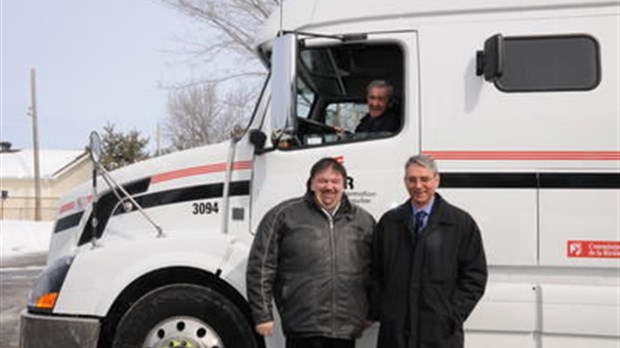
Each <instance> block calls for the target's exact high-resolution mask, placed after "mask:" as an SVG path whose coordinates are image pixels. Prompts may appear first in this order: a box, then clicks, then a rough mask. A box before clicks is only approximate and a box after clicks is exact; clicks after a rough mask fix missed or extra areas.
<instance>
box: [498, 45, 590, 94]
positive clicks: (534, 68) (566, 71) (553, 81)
mask: <svg viewBox="0 0 620 348" xmlns="http://www.w3.org/2000/svg"><path fill="white" fill-rule="evenodd" d="M503 46H504V47H503V50H504V51H503V53H504V54H503V56H504V57H503V65H504V66H503V73H502V75H501V77H499V78H498V79H497V80H495V86H496V87H497V88H498V89H500V90H502V91H505V92H534V91H580V90H581V91H584V90H591V89H594V88H596V86H597V85H598V84H599V82H600V80H601V76H600V71H601V69H600V59H599V45H598V43H597V41H596V40H595V39H594V38H593V37H591V36H587V35H566V36H539V37H506V38H504V44H503Z"/></svg>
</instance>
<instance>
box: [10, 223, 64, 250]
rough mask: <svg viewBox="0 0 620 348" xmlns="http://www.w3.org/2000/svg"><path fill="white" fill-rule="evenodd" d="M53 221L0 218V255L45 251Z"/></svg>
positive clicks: (47, 246)
mask: <svg viewBox="0 0 620 348" xmlns="http://www.w3.org/2000/svg"><path fill="white" fill-rule="evenodd" d="M53 227H54V222H53V221H39V222H35V221H16V220H0V256H2V257H7V256H15V255H19V254H26V253H35V252H46V251H47V250H48V248H49V244H50V236H51V234H52V228H53Z"/></svg>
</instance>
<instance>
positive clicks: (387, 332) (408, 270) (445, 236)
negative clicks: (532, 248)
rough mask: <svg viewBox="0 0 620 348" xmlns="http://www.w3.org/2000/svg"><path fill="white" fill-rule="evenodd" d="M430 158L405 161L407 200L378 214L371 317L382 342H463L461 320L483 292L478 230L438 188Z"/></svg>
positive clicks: (438, 346) (442, 345)
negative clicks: (439, 192) (442, 195)
mask: <svg viewBox="0 0 620 348" xmlns="http://www.w3.org/2000/svg"><path fill="white" fill-rule="evenodd" d="M439 182H440V177H439V172H438V170H437V166H436V164H435V161H434V160H433V158H432V157H430V156H427V155H417V156H413V157H411V158H409V160H408V161H407V163H406V164H405V178H404V183H405V187H406V189H407V191H408V192H409V199H408V200H407V201H406V202H405V203H404V204H402V205H401V206H399V207H397V208H395V209H393V210H390V211H388V212H387V213H385V214H384V215H383V217H381V220H380V221H379V223H378V225H377V229H376V231H375V235H374V240H373V265H372V279H373V280H372V283H373V291H372V292H373V295H372V298H373V301H372V315H371V316H372V317H373V318H375V319H379V320H380V321H381V327H380V331H379V340H378V344H377V346H378V347H380V348H405V347H407V348H416V347H433V348H461V347H463V323H464V322H465V320H466V319H467V317H468V316H469V314H470V313H471V312H472V310H473V309H474V307H475V306H476V304H477V303H478V301H479V300H480V297H482V294H483V293H484V289H485V286H486V281H487V264H486V258H485V254H484V248H483V246H482V238H481V236H480V231H479V229H478V226H477V225H476V222H475V221H474V219H473V218H472V217H471V216H470V215H469V214H468V213H467V212H465V211H463V210H461V209H459V208H457V207H455V206H453V205H451V204H449V203H448V202H447V201H446V200H445V199H443V198H442V197H441V196H440V195H439V194H438V193H437V192H436V191H437V188H438V187H439Z"/></svg>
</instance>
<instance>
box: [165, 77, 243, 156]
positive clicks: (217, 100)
mask: <svg viewBox="0 0 620 348" xmlns="http://www.w3.org/2000/svg"><path fill="white" fill-rule="evenodd" d="M250 100H251V92H249V91H248V90H247V89H246V88H242V87H240V88H237V89H235V90H234V91H232V92H229V93H227V94H226V96H225V97H222V96H220V95H219V94H218V90H217V85H216V84H212V83H211V84H204V85H202V86H198V85H196V86H191V87H187V88H185V89H181V90H177V91H174V92H173V93H171V94H170V97H169V99H168V114H169V116H168V118H167V120H166V123H165V124H164V136H165V137H166V138H168V139H169V140H170V142H171V145H172V150H183V149H187V148H192V147H196V146H201V145H206V144H212V143H215V142H218V141H222V140H224V139H227V138H231V137H234V136H238V135H239V133H240V132H242V131H243V126H244V125H245V123H246V122H247V118H246V117H247V116H246V115H248V107H249V105H250Z"/></svg>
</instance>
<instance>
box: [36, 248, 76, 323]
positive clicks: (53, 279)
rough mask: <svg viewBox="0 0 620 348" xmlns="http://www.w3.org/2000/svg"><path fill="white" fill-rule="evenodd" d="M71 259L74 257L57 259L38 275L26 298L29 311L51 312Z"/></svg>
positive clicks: (71, 261)
mask: <svg viewBox="0 0 620 348" xmlns="http://www.w3.org/2000/svg"><path fill="white" fill-rule="evenodd" d="M73 259H74V256H63V257H61V258H58V259H57V260H55V261H54V262H53V263H52V264H50V265H49V267H47V268H46V269H45V270H44V271H43V272H42V273H41V274H40V275H39V278H37V281H36V283H35V285H34V288H32V291H31V292H30V297H29V298H28V310H29V311H31V312H43V313H51V312H52V310H53V309H54V306H55V305H56V300H57V299H58V295H59V294H60V288H61V287H62V284H63V283H64V281H65V278H66V277H67V273H68V272H69V268H70V267H71V263H73Z"/></svg>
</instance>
